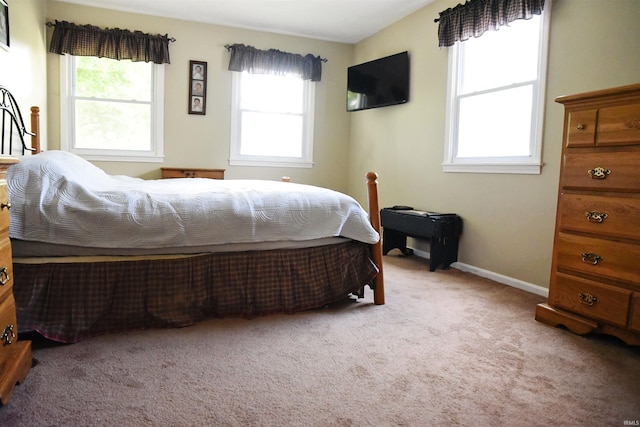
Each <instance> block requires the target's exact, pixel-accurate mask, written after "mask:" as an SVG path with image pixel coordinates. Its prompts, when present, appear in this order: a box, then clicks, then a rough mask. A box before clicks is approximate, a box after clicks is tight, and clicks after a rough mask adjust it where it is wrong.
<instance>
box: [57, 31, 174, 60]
mask: <svg viewBox="0 0 640 427" xmlns="http://www.w3.org/2000/svg"><path fill="white" fill-rule="evenodd" d="M53 26H54V27H55V28H54V30H53V35H52V36H51V44H50V45H49V52H51V53H57V54H60V55H62V54H64V53H67V54H69V55H75V56H97V57H99V58H111V59H117V60H122V59H129V60H131V61H134V62H140V61H144V62H154V63H156V64H169V63H170V60H169V42H170V41H173V39H170V38H169V37H168V36H167V35H166V34H165V35H164V36H163V35H160V34H157V35H151V34H146V33H143V32H141V31H129V30H121V29H119V28H106V29H102V28H98V27H94V26H93V25H76V24H73V23H70V22H66V21H56V22H55V24H53Z"/></svg>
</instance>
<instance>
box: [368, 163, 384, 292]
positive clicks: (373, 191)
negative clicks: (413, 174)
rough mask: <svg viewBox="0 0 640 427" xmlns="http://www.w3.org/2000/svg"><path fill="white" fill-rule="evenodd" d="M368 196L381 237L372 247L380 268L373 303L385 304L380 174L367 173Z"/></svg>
mask: <svg viewBox="0 0 640 427" xmlns="http://www.w3.org/2000/svg"><path fill="white" fill-rule="evenodd" d="M367 196H368V200H369V221H371V225H372V226H373V228H374V229H375V230H376V231H377V232H378V234H379V235H380V239H379V240H378V243H376V244H374V245H371V257H372V258H373V262H375V263H376V266H378V270H379V271H378V275H377V276H376V278H375V280H374V285H375V287H374V290H373V302H374V303H375V304H378V305H382V304H384V274H383V271H382V234H381V232H380V206H379V204H378V174H377V173H375V172H369V173H367Z"/></svg>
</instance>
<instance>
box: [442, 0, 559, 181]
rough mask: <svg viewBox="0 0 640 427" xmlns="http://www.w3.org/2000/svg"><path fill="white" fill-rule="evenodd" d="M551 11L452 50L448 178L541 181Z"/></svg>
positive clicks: (484, 35) (448, 121)
mask: <svg viewBox="0 0 640 427" xmlns="http://www.w3.org/2000/svg"><path fill="white" fill-rule="evenodd" d="M549 9H550V7H547V8H546V9H545V12H544V14H543V15H534V17H533V18H532V19H529V20H524V19H520V20H516V21H513V22H511V23H509V25H508V26H503V27H501V28H500V29H499V30H498V31H487V32H485V33H484V34H483V35H482V36H481V37H478V38H471V39H469V40H467V41H465V42H462V43H460V42H458V43H456V44H455V45H454V46H452V47H451V50H450V53H449V55H450V56H449V79H450V80H449V88H448V100H447V124H446V143H445V144H446V145H445V158H444V163H443V169H444V171H445V172H485V173H523V174H539V173H540V170H541V167H542V164H541V152H542V149H541V146H542V119H543V111H544V92H545V84H544V82H545V73H546V50H547V49H546V47H547V41H548V24H547V22H548V10H549Z"/></svg>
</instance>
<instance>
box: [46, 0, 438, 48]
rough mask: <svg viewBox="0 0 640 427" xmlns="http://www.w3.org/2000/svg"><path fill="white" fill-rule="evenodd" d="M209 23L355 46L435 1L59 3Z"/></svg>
mask: <svg viewBox="0 0 640 427" xmlns="http://www.w3.org/2000/svg"><path fill="white" fill-rule="evenodd" d="M58 1H62V2H64V3H74V4H81V5H87V6H95V7H101V8H106V9H115V10H121V11H126V12H134V13H141V14H145V15H154V16H162V17H169V18H175V19H183V20H187V21H196V22H204V23H209V24H218V25H227V26H231V27H240V28H248V29H253V30H260V31H268V32H275V33H281V34H289V35H295V36H303V37H310V38H315V39H321V40H330V41H337V42H343V43H357V42H359V41H360V40H362V39H364V38H366V37H368V36H370V35H372V34H374V33H376V32H377V31H379V30H381V29H382V28H384V27H386V26H388V25H390V24H392V23H394V22H396V21H398V20H400V19H401V18H403V17H405V16H407V15H409V14H411V13H413V12H415V11H416V10H418V9H420V8H421V7H423V6H425V5H427V4H429V3H431V2H432V1H434V0H58Z"/></svg>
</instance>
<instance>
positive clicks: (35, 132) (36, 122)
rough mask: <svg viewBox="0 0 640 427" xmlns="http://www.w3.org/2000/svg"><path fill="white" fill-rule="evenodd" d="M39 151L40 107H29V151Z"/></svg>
mask: <svg viewBox="0 0 640 427" xmlns="http://www.w3.org/2000/svg"><path fill="white" fill-rule="evenodd" d="M39 152H40V108H38V107H35V106H34V107H31V153H32V154H38V153H39Z"/></svg>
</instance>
